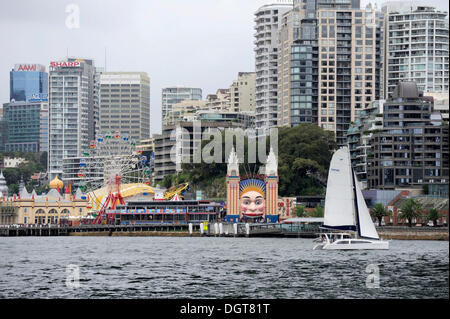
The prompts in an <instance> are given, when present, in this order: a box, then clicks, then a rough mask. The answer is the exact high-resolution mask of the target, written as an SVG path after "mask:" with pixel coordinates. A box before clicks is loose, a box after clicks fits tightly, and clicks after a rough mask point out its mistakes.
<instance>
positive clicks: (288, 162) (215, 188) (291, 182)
mask: <svg viewBox="0 0 450 319" xmlns="http://www.w3.org/2000/svg"><path fill="white" fill-rule="evenodd" d="M211 141H212V138H211V140H206V141H203V142H202V149H204V147H205V146H206V145H207V144H208V143H210V142H211ZM250 143H256V144H257V141H253V140H250ZM244 144H245V145H244V158H243V159H242V163H240V167H239V170H240V174H241V177H245V175H247V176H253V175H255V174H258V173H259V172H260V168H261V167H262V166H264V163H249V162H248V152H249V150H248V145H249V139H248V138H247V137H245V138H244ZM252 146H253V145H252ZM258 147H259V146H258V145H257V146H256V149H258ZM265 147H266V153H268V150H269V149H270V139H269V138H267V139H266V145H265ZM336 148H337V145H336V142H335V138H334V135H333V133H332V132H329V131H325V130H323V129H322V128H320V127H319V126H317V125H314V124H306V123H305V124H301V125H299V126H296V127H281V128H279V129H278V175H279V180H280V184H279V195H280V196H286V197H288V196H289V197H292V196H310V195H323V194H325V188H324V184H323V183H322V182H321V180H324V179H325V180H326V176H327V173H328V168H329V164H330V161H331V157H332V155H333V152H334V150H335V149H336ZM227 156H228V153H227V154H226V151H225V138H224V133H222V162H221V163H211V164H207V163H204V162H202V163H183V164H182V171H183V172H182V173H181V174H178V175H172V176H167V177H166V178H165V179H164V180H163V182H162V186H164V187H170V186H174V185H177V184H181V183H184V182H187V183H189V184H190V186H191V190H193V191H195V190H203V191H204V194H205V196H206V197H208V198H225V197H226V173H227V163H226V162H227Z"/></svg>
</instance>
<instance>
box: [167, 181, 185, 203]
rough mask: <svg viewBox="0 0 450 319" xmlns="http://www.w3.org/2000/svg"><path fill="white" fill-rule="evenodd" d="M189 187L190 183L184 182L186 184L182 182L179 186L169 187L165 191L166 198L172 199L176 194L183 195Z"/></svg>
mask: <svg viewBox="0 0 450 319" xmlns="http://www.w3.org/2000/svg"><path fill="white" fill-rule="evenodd" d="M188 189H189V184H188V183H184V184H180V185H177V186H173V187H171V188H169V189H168V190H167V191H166V192H165V193H164V199H165V200H171V199H172V198H173V197H174V196H175V195H178V196H180V197H183V195H182V194H183V193H184V192H185V191H186V190H188Z"/></svg>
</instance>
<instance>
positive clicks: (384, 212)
mask: <svg viewBox="0 0 450 319" xmlns="http://www.w3.org/2000/svg"><path fill="white" fill-rule="evenodd" d="M370 215H372V217H374V218H376V219H377V220H378V226H381V222H382V220H383V217H386V216H390V215H391V212H390V211H389V210H388V209H387V207H385V206H384V205H383V204H382V203H377V204H376V205H375V206H374V207H373V208H372V209H371V210H370Z"/></svg>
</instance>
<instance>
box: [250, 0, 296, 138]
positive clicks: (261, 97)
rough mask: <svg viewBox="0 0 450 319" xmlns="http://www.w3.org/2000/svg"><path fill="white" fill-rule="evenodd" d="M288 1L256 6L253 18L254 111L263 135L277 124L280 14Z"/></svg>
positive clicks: (287, 5) (287, 6) (286, 7)
mask: <svg viewBox="0 0 450 319" xmlns="http://www.w3.org/2000/svg"><path fill="white" fill-rule="evenodd" d="M292 7H293V5H292V1H291V2H290V3H288V2H286V3H277V4H269V5H264V6H262V7H260V8H259V9H258V10H257V11H256V12H255V14H254V16H255V19H254V22H255V30H256V33H255V41H254V44H255V48H254V51H255V71H256V78H255V83H256V84H255V114H256V129H257V134H258V135H261V136H262V135H267V134H268V133H269V130H270V128H272V127H276V126H277V125H278V50H279V43H278V42H279V31H280V28H281V22H282V16H283V14H284V13H286V12H287V11H289V10H291V9H292Z"/></svg>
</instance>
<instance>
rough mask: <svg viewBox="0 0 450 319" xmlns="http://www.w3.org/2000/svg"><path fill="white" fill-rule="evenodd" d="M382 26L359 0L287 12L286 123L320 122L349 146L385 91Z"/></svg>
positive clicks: (303, 5)
mask: <svg viewBox="0 0 450 319" xmlns="http://www.w3.org/2000/svg"><path fill="white" fill-rule="evenodd" d="M382 26H383V16H382V14H381V13H379V12H377V10H376V9H375V8H372V7H371V6H368V7H366V8H365V9H360V3H359V0H353V1H350V0H349V1H314V0H306V1H302V2H300V1H298V2H296V4H295V7H294V10H293V11H292V12H290V13H288V14H286V15H284V16H283V25H282V32H281V33H282V34H283V36H282V37H281V44H280V45H282V50H281V51H280V59H279V71H278V72H279V74H280V75H281V76H280V88H279V96H280V99H279V103H280V110H279V114H280V125H285V126H295V125H299V124H301V123H316V124H318V125H319V126H321V127H322V128H324V129H326V130H329V131H333V132H334V133H335V135H336V140H337V143H338V145H345V144H346V134H347V130H348V128H349V126H350V123H351V122H352V121H354V120H355V118H356V117H357V116H358V114H359V113H360V112H361V111H362V110H363V109H364V108H367V107H369V105H370V103H371V102H372V101H375V100H378V99H380V96H381V95H382V93H381V92H382V86H381V82H382V81H381V79H382V75H383V72H382V68H383V64H382V56H383V52H382V41H383V28H382ZM290 42H292V43H291V44H290ZM289 44H290V45H289ZM288 50H290V52H288Z"/></svg>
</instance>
